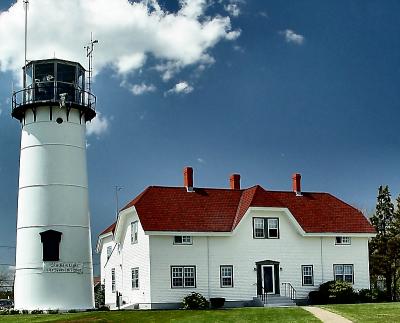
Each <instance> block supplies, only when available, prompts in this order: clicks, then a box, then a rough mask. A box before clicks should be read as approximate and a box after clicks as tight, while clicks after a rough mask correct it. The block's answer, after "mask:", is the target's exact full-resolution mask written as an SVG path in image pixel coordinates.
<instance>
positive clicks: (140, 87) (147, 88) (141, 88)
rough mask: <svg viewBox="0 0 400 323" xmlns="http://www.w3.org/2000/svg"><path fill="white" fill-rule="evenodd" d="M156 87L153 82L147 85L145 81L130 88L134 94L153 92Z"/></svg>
mask: <svg viewBox="0 0 400 323" xmlns="http://www.w3.org/2000/svg"><path fill="white" fill-rule="evenodd" d="M156 89H157V88H156V87H155V86H154V85H153V84H149V85H147V84H146V83H141V84H135V85H133V86H132V88H131V92H132V93H133V94H134V95H141V94H144V93H147V92H154V91H155V90H156Z"/></svg>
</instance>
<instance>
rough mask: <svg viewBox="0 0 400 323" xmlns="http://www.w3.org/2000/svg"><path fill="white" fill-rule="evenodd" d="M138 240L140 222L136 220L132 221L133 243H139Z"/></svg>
mask: <svg viewBox="0 0 400 323" xmlns="http://www.w3.org/2000/svg"><path fill="white" fill-rule="evenodd" d="M137 241H138V222H137V221H134V222H132V223H131V244H134V243H137Z"/></svg>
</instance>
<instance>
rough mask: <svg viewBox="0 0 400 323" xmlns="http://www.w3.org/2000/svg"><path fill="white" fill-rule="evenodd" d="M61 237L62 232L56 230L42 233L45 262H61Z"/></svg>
mask: <svg viewBox="0 0 400 323" xmlns="http://www.w3.org/2000/svg"><path fill="white" fill-rule="evenodd" d="M61 235H62V233H61V232H59V231H55V230H47V231H43V232H40V240H41V242H42V244H43V253H42V254H43V261H59V260H60V242H61Z"/></svg>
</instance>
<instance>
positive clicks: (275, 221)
mask: <svg viewBox="0 0 400 323" xmlns="http://www.w3.org/2000/svg"><path fill="white" fill-rule="evenodd" d="M268 228H270V229H278V219H268Z"/></svg>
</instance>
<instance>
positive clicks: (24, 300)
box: [14, 269, 94, 311]
mask: <svg viewBox="0 0 400 323" xmlns="http://www.w3.org/2000/svg"><path fill="white" fill-rule="evenodd" d="M59 275H63V279H60V276H59ZM91 281H92V278H91V274H90V273H87V274H85V273H82V274H78V273H65V272H43V271H42V270H37V269H25V270H21V271H19V272H17V273H16V276H15V285H14V287H15V290H14V297H15V309H18V310H29V311H32V310H44V311H45V310H60V311H63V310H64V311H66V310H72V309H74V310H86V309H92V308H94V297H93V287H92V284H91Z"/></svg>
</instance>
